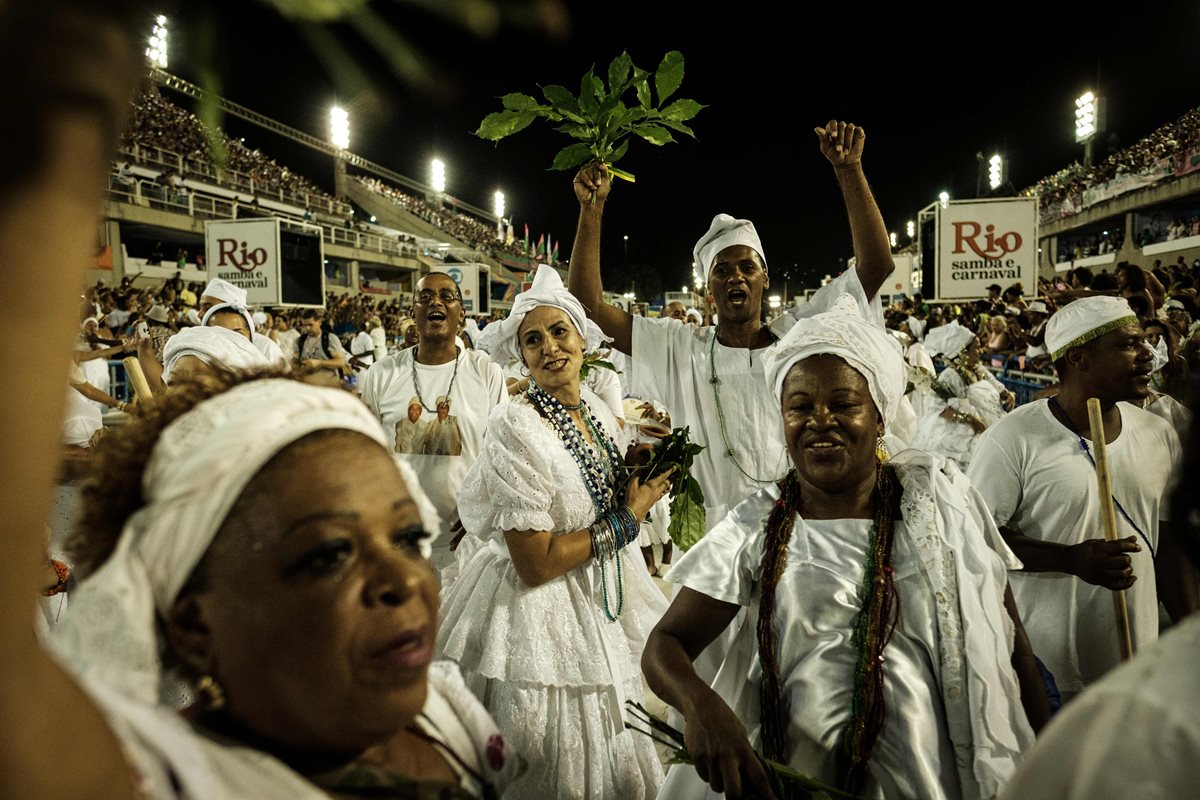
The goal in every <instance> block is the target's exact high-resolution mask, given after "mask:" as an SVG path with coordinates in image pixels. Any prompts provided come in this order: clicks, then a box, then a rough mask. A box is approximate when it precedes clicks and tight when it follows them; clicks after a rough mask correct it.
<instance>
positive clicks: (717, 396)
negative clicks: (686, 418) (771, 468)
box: [708, 331, 775, 483]
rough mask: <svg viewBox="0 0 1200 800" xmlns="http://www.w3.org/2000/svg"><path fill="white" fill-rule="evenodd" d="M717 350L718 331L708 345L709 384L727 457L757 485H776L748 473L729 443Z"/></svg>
mask: <svg viewBox="0 0 1200 800" xmlns="http://www.w3.org/2000/svg"><path fill="white" fill-rule="evenodd" d="M716 349H717V333H716V331H713V337H712V340H711V341H710V342H709V344H708V370H709V375H710V377H709V379H708V382H709V383H710V384H712V387H713V399H714V400H716V402H717V422H718V423H719V424H720V427H721V441H722V442H724V444H725V455H727V456H729V459H730V460H731V461H732V462H733V465H734V466H735V467H737V470H738V472H740V473H742V474H743V475H745V476H746V477H747V478H749V479H750V480H752V481H754V482H755V483H774V482H775V478H756V477H755V476H753V475H751V474H750V473H749V472H747V471H746V470H745V468H744V467H743V466H742V465H741V463H740V462H739V461H738V460H737V453H735V452H734V449H733V445H731V444H730V443H729V432H728V431H727V430H726V427H725V407H724V406H722V405H721V389H720V386H721V378H720V376H719V375H717V358H716Z"/></svg>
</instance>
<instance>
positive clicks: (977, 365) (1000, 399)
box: [910, 320, 1016, 470]
mask: <svg viewBox="0 0 1200 800" xmlns="http://www.w3.org/2000/svg"><path fill="white" fill-rule="evenodd" d="M925 349H926V350H927V351H928V352H929V354H930V355H931V356H937V357H940V358H941V359H942V360H943V361H944V362H945V364H946V368H945V369H943V370H942V371H941V373H940V374H939V375H938V377H937V380H936V381H934V382H933V383H932V385H931V386H930V388H929V389H928V390H926V391H927V392H928V394H927V396H926V397H925V398H924V403H923V413H922V415H921V419H920V420H919V421H918V423H917V431H916V435H914V436H913V437H912V439H911V440H910V444H911V445H912V446H913V447H914V448H916V449H918V450H925V451H927V452H930V453H936V454H937V455H940V456H944V457H945V458H950V459H953V460H954V463H955V464H957V465H958V467H959V468H960V469H962V470H966V469H967V467H968V466H970V464H971V454H972V453H973V452H974V450H975V442H976V441H977V440H978V438H979V434H981V433H983V432H984V431H985V430H987V429H988V428H989V427H990V426H992V425H993V424H995V423H996V422H998V421H999V420H1000V418H1001V417H1003V416H1004V415H1005V413H1006V412H1007V411H1008V410H1010V409H1011V408H1012V406H1013V403H1014V401H1015V399H1016V398H1015V397H1014V396H1013V394H1012V392H1010V391H1009V390H1008V389H1005V388H1004V384H1002V383H1000V381H998V380H997V379H996V376H995V375H993V374H992V373H991V372H989V371H988V370H987V368H985V367H984V366H983V364H982V363H981V362H980V360H979V339H978V338H977V337H976V336H975V332H974V331H972V330H971V329H970V328H964V327H963V326H962V325H959V324H958V320H954V321H953V322H951V323H950V324H948V325H942V326H940V327H937V328H934V329H933V330H931V331H930V332H929V334H928V335H927V336H926V337H925Z"/></svg>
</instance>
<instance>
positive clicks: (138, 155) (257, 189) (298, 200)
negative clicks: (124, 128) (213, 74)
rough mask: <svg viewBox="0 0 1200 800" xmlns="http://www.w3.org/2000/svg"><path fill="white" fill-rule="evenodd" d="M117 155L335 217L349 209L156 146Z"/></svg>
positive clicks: (134, 146) (322, 196)
mask: <svg viewBox="0 0 1200 800" xmlns="http://www.w3.org/2000/svg"><path fill="white" fill-rule="evenodd" d="M120 154H121V155H122V156H125V157H127V158H128V159H129V160H130V161H131V162H133V163H136V164H143V165H149V166H154V167H162V168H163V169H169V170H175V171H176V172H178V173H179V174H180V176H181V177H184V178H187V177H191V176H197V177H200V178H205V179H208V180H210V181H212V182H213V183H215V184H216V185H218V186H221V187H223V188H226V189H233V190H234V191H239V192H246V193H247V194H252V195H257V196H258V197H261V198H264V199H268V200H278V201H279V202H281V203H290V204H291V205H295V206H299V207H300V208H307V209H311V210H313V211H320V212H324V213H326V214H330V215H333V216H339V217H349V216H350V214H351V211H352V209H351V208H350V205H349V204H348V203H343V202H341V201H339V200H335V199H333V198H332V197H329V196H328V195H325V194H314V193H312V192H305V191H300V190H296V189H289V188H287V187H283V186H279V185H277V184H276V183H275V182H273V181H263V180H255V178H254V177H253V176H252V175H247V174H246V173H244V172H239V171H237V170H234V169H228V168H225V167H219V168H218V167H217V166H216V165H214V164H212V163H211V162H209V161H202V160H200V159H197V158H192V157H190V156H183V155H180V154H179V153H174V152H171V151H170V150H163V149H162V148H158V147H150V146H147V145H141V144H137V143H135V144H132V145H130V146H128V147H124V148H122V149H121V150H120Z"/></svg>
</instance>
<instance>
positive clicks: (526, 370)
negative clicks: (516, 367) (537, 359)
mask: <svg viewBox="0 0 1200 800" xmlns="http://www.w3.org/2000/svg"><path fill="white" fill-rule="evenodd" d="M529 375H530V373H529V365H528V364H526V363H525V362H524V361H522V362H521V377H523V378H528V377H529Z"/></svg>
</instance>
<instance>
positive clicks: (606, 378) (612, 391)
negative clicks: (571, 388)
mask: <svg viewBox="0 0 1200 800" xmlns="http://www.w3.org/2000/svg"><path fill="white" fill-rule="evenodd" d="M587 385H588V387H589V388H591V390H592V391H593V392H595V393H596V396H597V397H599V398H600V399H601V400H603V401H604V405H606V406H608V408H609V410H610V411H612V413H613V416H614V417H616V418H617V419H621V420H623V419H625V405H624V396H623V393H622V392H621V381H620V380H618V379H617V373H615V372H613V371H612V370H611V369H605V368H603V367H596V368H594V369H593V370H592V371H591V373H590V374H589V375H588V379H587Z"/></svg>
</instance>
